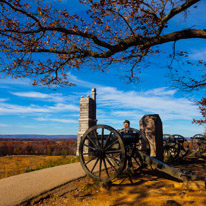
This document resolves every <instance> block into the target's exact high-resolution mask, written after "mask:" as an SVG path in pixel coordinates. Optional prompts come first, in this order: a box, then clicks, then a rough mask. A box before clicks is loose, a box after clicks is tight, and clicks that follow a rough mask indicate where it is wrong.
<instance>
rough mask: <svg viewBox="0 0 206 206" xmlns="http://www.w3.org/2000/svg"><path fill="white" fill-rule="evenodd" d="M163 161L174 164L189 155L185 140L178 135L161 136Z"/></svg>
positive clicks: (187, 144)
mask: <svg viewBox="0 0 206 206" xmlns="http://www.w3.org/2000/svg"><path fill="white" fill-rule="evenodd" d="M163 148H164V159H165V161H167V162H174V161H175V160H177V159H182V158H183V157H185V156H186V155H188V153H189V143H188V141H187V139H186V138H184V137H183V136H182V135H179V134H173V135H170V134H163Z"/></svg>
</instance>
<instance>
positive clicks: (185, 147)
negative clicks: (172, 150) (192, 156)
mask: <svg viewBox="0 0 206 206" xmlns="http://www.w3.org/2000/svg"><path fill="white" fill-rule="evenodd" d="M172 136H173V137H174V138H175V139H176V140H177V142H178V145H179V154H178V158H183V157H185V156H186V155H187V154H188V152H189V143H188V141H187V139H186V138H184V137H183V136H182V135H179V134H173V135H172Z"/></svg>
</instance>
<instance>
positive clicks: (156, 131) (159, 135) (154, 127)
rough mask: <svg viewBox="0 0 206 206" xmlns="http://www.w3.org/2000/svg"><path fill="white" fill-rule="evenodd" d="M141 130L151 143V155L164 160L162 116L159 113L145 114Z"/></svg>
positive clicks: (141, 121) (141, 122)
mask: <svg viewBox="0 0 206 206" xmlns="http://www.w3.org/2000/svg"><path fill="white" fill-rule="evenodd" d="M140 130H141V131H142V132H143V133H144V134H145V135H146V137H147V139H148V141H149V143H150V149H151V154H150V156H152V157H155V158H157V159H159V160H161V161H162V160H163V152H164V149H163V131H162V121H161V119H160V116H159V115H158V114H150V115H144V116H143V117H142V119H141V120H140Z"/></svg>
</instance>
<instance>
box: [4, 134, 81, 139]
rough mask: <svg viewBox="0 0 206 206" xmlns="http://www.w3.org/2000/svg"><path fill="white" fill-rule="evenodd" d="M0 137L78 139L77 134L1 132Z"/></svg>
mask: <svg viewBox="0 0 206 206" xmlns="http://www.w3.org/2000/svg"><path fill="white" fill-rule="evenodd" d="M0 138H25V139H33V138H37V139H53V138H55V139H67V138H72V139H77V135H41V134H12V135H4V134H1V135H0Z"/></svg>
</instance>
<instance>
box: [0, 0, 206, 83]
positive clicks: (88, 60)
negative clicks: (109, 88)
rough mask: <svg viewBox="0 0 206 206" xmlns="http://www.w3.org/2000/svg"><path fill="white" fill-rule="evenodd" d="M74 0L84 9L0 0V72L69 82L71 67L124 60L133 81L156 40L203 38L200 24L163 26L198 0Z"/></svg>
mask: <svg viewBox="0 0 206 206" xmlns="http://www.w3.org/2000/svg"><path fill="white" fill-rule="evenodd" d="M79 1H80V3H82V5H83V6H84V7H85V9H86V10H87V12H84V13H82V14H79V13H72V11H69V10H67V9H65V8H58V6H59V3H56V4H55V3H54V2H53V3H51V2H49V1H38V0H31V1H23V0H0V9H1V12H0V37H1V40H0V51H1V74H2V75H3V74H4V75H6V76H7V75H9V76H12V77H14V78H24V77H29V78H31V79H32V80H33V84H34V85H47V86H52V85H56V86H65V85H66V86H71V85H73V83H72V82H71V81H70V79H69V76H68V73H69V71H71V70H78V69H84V68H85V67H86V68H90V69H96V70H99V71H102V72H104V71H106V70H108V69H109V67H110V65H111V64H115V63H118V65H119V63H127V64H129V65H130V67H125V69H124V68H123V69H122V74H123V76H124V77H126V78H127V79H128V80H129V81H130V82H133V81H136V80H137V81H138V80H139V73H140V72H141V70H142V69H143V68H145V67H147V66H149V65H150V62H149V57H150V56H152V55H159V54H160V53H161V50H160V49H159V46H160V45H162V44H165V43H169V42H177V41H179V40H182V39H189V38H203V39H205V38H206V30H205V29H195V28H186V29H182V30H176V31H173V32H170V31H171V30H173V28H169V21H171V20H172V19H173V18H175V17H176V16H177V15H178V14H180V13H182V12H184V11H186V10H187V9H189V8H191V7H192V8H194V7H197V5H196V3H197V2H198V1H199V0H187V1H185V0H151V1H150V0H149V1H142V0H79ZM68 2H70V1H68ZM71 2H72V1H71Z"/></svg>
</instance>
